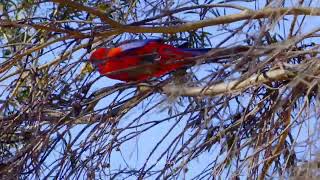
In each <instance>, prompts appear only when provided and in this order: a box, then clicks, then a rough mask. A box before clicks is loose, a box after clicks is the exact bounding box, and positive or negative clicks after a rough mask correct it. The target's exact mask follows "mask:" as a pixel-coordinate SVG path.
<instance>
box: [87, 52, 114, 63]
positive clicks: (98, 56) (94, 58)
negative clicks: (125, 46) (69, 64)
mask: <svg viewBox="0 0 320 180" xmlns="http://www.w3.org/2000/svg"><path fill="white" fill-rule="evenodd" d="M109 51H110V49H108V48H99V49H97V50H95V51H94V52H93V53H92V54H91V56H90V58H89V61H90V62H91V63H92V64H93V65H94V66H99V65H101V64H104V63H105V62H106V60H107V58H108V54H109Z"/></svg>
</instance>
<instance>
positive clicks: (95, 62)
mask: <svg viewBox="0 0 320 180" xmlns="http://www.w3.org/2000/svg"><path fill="white" fill-rule="evenodd" d="M105 62H106V60H101V59H91V63H92V64H93V65H95V66H97V65H100V64H105Z"/></svg>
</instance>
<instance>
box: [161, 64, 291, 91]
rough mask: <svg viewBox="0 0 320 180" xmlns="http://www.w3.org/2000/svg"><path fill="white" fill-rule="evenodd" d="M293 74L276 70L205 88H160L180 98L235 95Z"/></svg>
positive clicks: (170, 86)
mask: <svg viewBox="0 0 320 180" xmlns="http://www.w3.org/2000/svg"><path fill="white" fill-rule="evenodd" d="M293 76H294V73H293V72H292V71H289V70H284V69H276V70H271V71H268V72H266V73H261V74H255V75H252V76H251V77H249V78H247V79H245V80H239V79H238V80H233V81H230V82H223V83H218V84H215V85H211V86H207V87H176V86H172V85H167V86H164V87H163V88H162V91H163V92H164V93H165V94H177V95H181V96H217V95H221V94H226V93H235V92H238V91H241V90H243V89H247V88H249V87H252V86H256V85H260V84H263V83H267V82H271V81H275V80H287V79H289V78H292V77H293Z"/></svg>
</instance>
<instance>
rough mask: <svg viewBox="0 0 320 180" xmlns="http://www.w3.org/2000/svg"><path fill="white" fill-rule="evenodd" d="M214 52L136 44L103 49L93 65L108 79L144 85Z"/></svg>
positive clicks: (149, 41) (144, 42) (153, 41)
mask: <svg viewBox="0 0 320 180" xmlns="http://www.w3.org/2000/svg"><path fill="white" fill-rule="evenodd" d="M210 50H211V49H209V48H208V49H207V48H205V49H192V48H182V47H174V46H172V45H168V44H164V42H163V41H162V40H161V39H146V40H133V41H126V42H123V43H121V44H120V45H118V46H117V47H114V48H99V49H97V50H96V51H94V52H93V53H92V55H91V57H90V59H89V61H90V62H91V63H92V64H93V65H94V66H95V67H96V68H97V69H98V71H99V73H100V74H101V75H104V76H107V77H108V78H111V79H117V80H121V81H126V82H130V81H144V80H148V79H150V78H154V77H156V78H157V77H160V76H162V75H165V74H167V73H169V72H171V71H174V70H177V69H179V68H182V67H185V66H187V65H190V64H193V63H194V62H193V61H188V60H185V59H186V58H189V57H194V56H199V55H202V54H205V53H207V52H208V51H210Z"/></svg>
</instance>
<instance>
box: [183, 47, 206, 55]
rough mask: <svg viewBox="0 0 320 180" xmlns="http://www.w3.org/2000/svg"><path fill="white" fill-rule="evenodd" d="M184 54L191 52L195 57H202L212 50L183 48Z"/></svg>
mask: <svg viewBox="0 0 320 180" xmlns="http://www.w3.org/2000/svg"><path fill="white" fill-rule="evenodd" d="M181 50H182V51H183V52H190V53H192V54H193V55H194V56H200V55H202V54H205V53H207V52H209V51H210V50H212V48H181Z"/></svg>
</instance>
